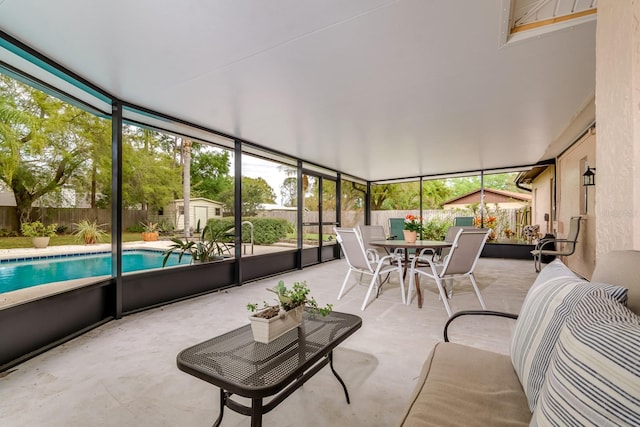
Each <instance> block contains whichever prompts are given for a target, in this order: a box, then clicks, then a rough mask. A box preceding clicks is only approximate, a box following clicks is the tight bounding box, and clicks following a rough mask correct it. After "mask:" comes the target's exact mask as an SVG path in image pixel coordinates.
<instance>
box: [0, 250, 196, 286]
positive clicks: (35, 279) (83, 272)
mask: <svg viewBox="0 0 640 427" xmlns="http://www.w3.org/2000/svg"><path fill="white" fill-rule="evenodd" d="M163 258H164V255H162V252H158V251H145V250H138V251H124V252H123V253H122V272H123V273H129V272H132V271H138V270H149V269H152V268H161V267H162V259H163ZM190 262H191V256H190V255H185V256H183V257H182V262H180V264H181V265H184V264H189V263H190ZM172 265H178V255H176V254H172V255H171V257H170V258H169V260H168V261H167V267H168V266H172ZM110 274H111V253H110V252H109V253H107V252H105V253H99V254H93V255H78V256H75V255H74V256H65V257H54V258H51V257H50V258H41V259H37V258H35V259H30V260H23V261H11V262H3V263H1V264H0V293H1V292H9V291H15V290H17V289H24V288H29V287H31V286H36V285H41V284H44V283H51V282H60V281H63V280H71V279H80V278H83V277H92V276H102V275H110Z"/></svg>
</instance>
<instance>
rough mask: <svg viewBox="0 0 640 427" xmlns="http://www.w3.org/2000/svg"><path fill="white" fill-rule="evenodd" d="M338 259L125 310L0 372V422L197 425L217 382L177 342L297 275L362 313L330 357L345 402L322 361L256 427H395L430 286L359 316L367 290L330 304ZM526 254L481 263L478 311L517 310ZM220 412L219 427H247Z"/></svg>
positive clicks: (495, 335) (501, 332)
mask: <svg viewBox="0 0 640 427" xmlns="http://www.w3.org/2000/svg"><path fill="white" fill-rule="evenodd" d="M346 271H347V266H346V263H345V261H344V260H338V261H332V262H329V263H325V264H322V265H319V266H315V267H311V268H307V269H304V270H302V271H296V272H293V273H289V274H285V275H282V276H280V277H277V278H270V279H266V280H261V281H258V282H255V283H251V284H247V285H244V286H242V287H237V288H233V289H229V290H226V291H221V292H217V293H212V294H209V295H205V296H201V297H198V298H194V299H191V300H188V301H183V302H179V303H175V304H170V305H167V306H164V307H160V308H157V309H153V310H148V311H145V312H141V313H137V314H134V315H130V316H127V317H125V318H123V319H121V320H117V321H112V322H110V323H108V324H106V325H103V326H101V327H99V328H97V329H94V330H92V331H90V332H88V333H86V334H84V335H83V336H81V337H78V338H76V339H74V340H72V341H70V342H68V343H65V344H63V345H61V346H59V347H57V348H55V349H53V350H51V351H48V352H47V353H45V354H42V355H39V356H36V357H35V358H33V359H31V360H29V361H27V362H25V363H23V364H21V365H19V366H17V367H15V368H14V369H12V370H10V371H9V372H5V373H4V374H0V425H2V426H5V427H8V426H48V427H55V426H61V427H62V426H65V427H71V426H118V427H121V426H207V425H211V424H212V423H213V420H214V419H215V418H216V417H217V415H218V411H219V404H218V399H219V392H218V389H217V388H216V387H214V386H212V385H210V384H208V383H206V382H204V381H201V380H199V379H197V378H195V377H192V376H190V375H188V374H185V373H183V372H181V371H179V370H178V369H177V367H176V362H175V358H176V355H177V354H178V352H180V351H181V350H182V349H184V348H186V347H189V346H191V345H194V344H196V343H198V342H200V341H204V340H206V339H208V338H211V337H213V336H216V335H219V334H221V333H223V332H227V331H229V330H231V329H234V328H236V327H239V326H242V325H245V324H247V323H248V320H247V316H248V312H247V311H246V309H245V306H246V304H247V303H248V302H254V301H262V300H265V299H266V300H271V299H272V295H271V294H270V293H268V292H266V291H265V290H264V289H265V288H266V287H271V286H273V285H274V284H275V283H276V282H277V281H278V280H279V279H280V278H282V279H284V280H285V282H286V283H287V284H290V283H292V282H293V281H298V280H306V281H307V283H308V284H309V285H310V287H311V289H312V294H313V296H315V298H316V299H317V300H318V302H319V303H320V304H326V303H332V304H334V310H336V311H343V312H348V313H354V314H357V315H359V316H361V317H362V318H363V327H362V328H361V329H360V330H359V331H357V332H356V333H355V334H354V335H353V336H351V337H349V338H348V339H347V340H346V341H345V342H344V343H342V344H341V345H340V346H339V347H338V348H337V349H336V350H335V352H334V364H335V368H336V370H337V371H338V373H339V374H340V375H341V376H342V378H343V379H344V381H345V383H346V384H347V387H348V389H349V393H350V396H351V404H350V405H348V404H347V403H346V402H345V400H344V394H343V392H342V389H341V387H340V385H339V384H338V382H337V381H336V379H335V377H334V376H333V375H332V374H331V371H330V370H329V369H328V368H324V369H323V370H322V371H320V372H319V373H318V374H316V375H315V376H314V377H313V378H312V379H311V380H310V381H308V382H307V383H306V384H305V385H304V386H303V387H301V388H300V389H299V390H297V391H296V392H295V393H293V394H292V395H291V396H290V397H289V398H287V399H286V400H285V401H284V402H283V403H282V404H281V405H280V406H278V407H277V408H276V409H274V410H273V411H271V412H270V413H268V414H266V415H265V416H264V418H263V423H264V425H266V426H345V425H350V426H385V427H386V426H393V425H395V424H396V423H397V421H398V419H399V417H400V415H401V413H402V410H403V408H404V407H405V405H406V402H407V399H408V398H409V396H410V394H411V392H412V390H413V388H414V385H415V382H416V380H417V378H418V375H419V373H420V369H421V366H422V363H423V362H424V360H425V358H426V357H427V354H428V352H429V351H430V349H431V348H432V347H433V345H434V344H435V343H436V342H438V341H441V340H442V326H443V325H444V323H445V322H446V320H447V315H446V312H445V309H444V306H443V305H442V303H441V302H440V301H439V300H438V295H437V293H436V289H435V284H434V283H433V282H429V281H426V280H425V281H423V282H424V283H423V294H424V299H425V303H424V306H423V308H422V309H418V307H417V303H416V299H415V297H414V299H413V302H412V304H411V305H402V304H401V299H400V287H399V283H397V279H396V281H395V282H394V281H392V282H391V283H390V284H387V285H385V287H384V288H383V293H382V294H381V295H380V297H379V298H378V299H376V300H374V301H372V302H371V303H370V304H369V305H368V307H367V309H366V310H365V311H364V312H362V311H360V305H361V304H362V300H363V298H364V295H365V292H366V287H364V286H355V287H353V288H352V289H351V290H350V291H349V292H348V293H347V294H346V295H345V296H344V297H343V299H342V300H340V301H336V296H337V293H338V290H339V287H340V285H341V283H342V280H343V278H344V275H345V273H346ZM535 276H536V274H535V272H534V268H533V263H532V262H531V261H513V260H502V259H484V258H483V259H481V260H480V262H479V264H478V267H477V270H476V278H477V280H478V283H479V285H480V287H481V289H482V293H483V296H484V298H485V301H486V303H487V307H488V308H489V309H491V310H501V311H509V312H518V311H519V309H520V306H521V304H522V301H523V299H524V296H525V294H526V292H527V290H528V289H529V286H531V284H532V283H533V281H534V280H535ZM179 285H180V284H179V283H177V284H176V286H179ZM451 306H452V309H453V310H454V311H457V310H463V309H477V308H480V305H479V303H478V301H477V299H476V298H475V295H474V294H473V291H472V288H471V285H470V284H469V283H468V281H467V280H457V281H456V285H455V287H454V295H453V298H452V299H451ZM512 326H513V323H512V321H510V320H506V319H498V318H486V319H482V320H480V321H478V319H475V320H474V321H473V322H471V321H467V320H460V321H459V322H456V326H455V328H454V329H452V340H453V341H456V342H459V343H464V344H468V345H475V346H479V347H482V348H486V349H490V350H494V351H500V352H503V353H508V342H509V337H510V331H511V329H512ZM248 425H250V423H249V418H248V417H245V416H242V415H239V414H236V413H234V412H232V411H230V410H228V409H227V410H226V411H225V415H224V419H223V421H222V426H248Z"/></svg>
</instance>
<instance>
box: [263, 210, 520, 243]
mask: <svg viewBox="0 0 640 427" xmlns="http://www.w3.org/2000/svg"><path fill="white" fill-rule="evenodd" d="M407 214H414V215H418V214H419V211H418V210H384V211H371V224H374V225H382V226H384V228H385V231H386V232H387V234H388V233H389V229H388V228H389V218H404V217H405V216H406V215H407ZM297 215H298V213H297V212H296V211H272V212H263V213H261V215H260V216H266V217H270V218H284V219H286V220H287V221H289V222H290V223H291V224H295V223H296V221H297ZM422 215H423V217H424V221H425V222H431V221H439V222H448V223H451V224H453V221H454V218H455V217H458V216H473V211H471V210H468V211H466V210H460V209H457V210H443V209H432V210H425V211H423V212H422ZM489 215H491V216H495V217H496V218H497V221H496V222H497V224H496V227H495V231H496V233H497V234H498V236H500V237H506V236H505V232H506V230H510V231H511V232H513V233H514V236H518V237H522V228H523V227H524V226H525V225H528V224H529V223H530V212H529V211H528V210H521V209H499V210H495V209H490V210H489V213H488V214H487V215H485V219H486V218H487V217H488V216H489ZM327 218H329V219H327ZM331 218H335V212H333V211H326V212H324V217H323V219H324V220H325V221H327V222H329V221H331V220H330V219H331ZM341 219H342V221H341V223H342V226H343V227H355V226H357V225H358V224H364V211H362V210H359V211H344V212H342V218H341ZM304 220H305V222H317V221H318V212H305V213H304ZM322 232H323V234H333V225H327V226H324V227H323V229H322Z"/></svg>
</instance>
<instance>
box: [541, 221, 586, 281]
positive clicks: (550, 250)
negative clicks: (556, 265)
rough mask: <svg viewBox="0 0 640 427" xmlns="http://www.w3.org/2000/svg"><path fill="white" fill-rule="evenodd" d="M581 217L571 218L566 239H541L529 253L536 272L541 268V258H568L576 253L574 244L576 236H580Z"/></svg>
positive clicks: (576, 240)
mask: <svg viewBox="0 0 640 427" xmlns="http://www.w3.org/2000/svg"><path fill="white" fill-rule="evenodd" d="M581 220H582V217H580V216H574V217H571V222H570V223H569V233H568V234H567V238H566V239H556V238H555V237H554V238H546V239H545V238H542V239H540V241H539V242H538V244H537V245H536V248H535V249H534V250H532V251H531V255H533V265H534V267H535V269H536V271H540V270H541V268H542V257H543V256H569V255H573V253H574V252H575V251H576V243H578V235H579V234H580V221H581ZM545 248H546V249H545Z"/></svg>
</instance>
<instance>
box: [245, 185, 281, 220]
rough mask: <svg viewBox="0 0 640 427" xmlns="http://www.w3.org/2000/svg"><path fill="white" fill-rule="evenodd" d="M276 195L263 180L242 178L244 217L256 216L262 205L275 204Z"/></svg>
mask: <svg viewBox="0 0 640 427" xmlns="http://www.w3.org/2000/svg"><path fill="white" fill-rule="evenodd" d="M275 202H276V193H275V192H274V191H273V189H272V188H271V186H270V185H269V184H268V183H267V181H265V180H264V179H263V178H250V177H248V176H243V177H242V216H255V215H256V213H257V210H258V207H259V206H260V205H261V204H262V203H275Z"/></svg>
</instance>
